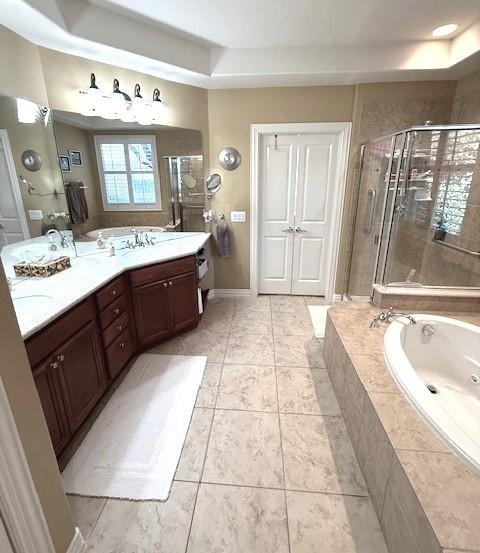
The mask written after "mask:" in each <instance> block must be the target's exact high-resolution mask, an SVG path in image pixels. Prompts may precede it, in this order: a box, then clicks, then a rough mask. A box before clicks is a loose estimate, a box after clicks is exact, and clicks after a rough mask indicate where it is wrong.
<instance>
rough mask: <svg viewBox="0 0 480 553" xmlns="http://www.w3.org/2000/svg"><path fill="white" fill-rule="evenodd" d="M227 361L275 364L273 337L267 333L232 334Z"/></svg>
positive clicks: (242, 363)
mask: <svg viewBox="0 0 480 553" xmlns="http://www.w3.org/2000/svg"><path fill="white" fill-rule="evenodd" d="M225 363H229V364H238V365H273V364H274V357H273V338H272V336H270V335H267V334H230V336H229V339H228V345H227V352H226V354H225Z"/></svg>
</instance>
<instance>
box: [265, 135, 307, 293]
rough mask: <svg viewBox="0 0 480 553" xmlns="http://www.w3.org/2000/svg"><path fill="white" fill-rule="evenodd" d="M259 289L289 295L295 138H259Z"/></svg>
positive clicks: (295, 176) (271, 136) (295, 169)
mask: <svg viewBox="0 0 480 553" xmlns="http://www.w3.org/2000/svg"><path fill="white" fill-rule="evenodd" d="M260 150H261V152H260V168H259V170H260V195H259V199H260V229H259V232H260V243H259V259H258V261H259V291H260V293H264V294H289V293H290V291H291V280H292V261H291V260H292V255H293V224H294V208H295V185H296V179H297V168H298V140H297V137H296V136H294V135H283V136H278V138H277V140H275V137H274V136H273V135H265V136H263V137H262V139H261V140H260Z"/></svg>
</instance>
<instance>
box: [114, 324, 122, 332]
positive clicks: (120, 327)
mask: <svg viewBox="0 0 480 553" xmlns="http://www.w3.org/2000/svg"><path fill="white" fill-rule="evenodd" d="M115 330H117V331H118V332H122V330H123V326H122V325H118V326H116V327H115Z"/></svg>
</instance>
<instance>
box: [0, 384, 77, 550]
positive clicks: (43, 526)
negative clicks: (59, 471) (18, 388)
mask: <svg viewBox="0 0 480 553" xmlns="http://www.w3.org/2000/svg"><path fill="white" fill-rule="evenodd" d="M0 443H1V444H2V447H1V448H0V505H1V507H2V516H3V519H4V524H5V526H6V529H7V532H8V534H9V536H10V539H11V541H12V545H13V547H14V549H15V551H16V552H17V553H32V551H41V552H42V553H55V548H54V546H53V542H52V538H51V536H50V531H49V528H48V525H47V521H46V519H45V515H44V513H43V509H42V506H41V504H40V499H39V497H38V494H37V490H36V488H35V484H34V482H33V478H32V475H31V473H30V467H29V466H28V462H27V458H26V456H25V452H24V450H23V445H22V442H21V440H20V436H19V434H18V430H17V425H16V423H15V419H14V417H13V413H12V410H11V407H10V402H9V401H8V396H7V392H6V390H5V387H4V385H3V380H2V379H1V378H0ZM79 551H80V550H79ZM85 551H86V550H85Z"/></svg>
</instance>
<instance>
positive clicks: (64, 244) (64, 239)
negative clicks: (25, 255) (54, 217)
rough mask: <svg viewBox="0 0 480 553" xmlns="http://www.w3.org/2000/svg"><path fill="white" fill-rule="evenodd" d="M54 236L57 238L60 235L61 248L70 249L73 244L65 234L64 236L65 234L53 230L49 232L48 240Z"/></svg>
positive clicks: (47, 234)
mask: <svg viewBox="0 0 480 553" xmlns="http://www.w3.org/2000/svg"><path fill="white" fill-rule="evenodd" d="M53 235H55V236H57V235H58V236H59V237H60V246H61V247H62V248H69V247H70V246H71V245H72V244H70V241H69V240H68V238H67V237H66V236H65V234H63V232H60V231H59V230H57V229H56V228H52V229H50V230H49V231H47V233H46V235H45V236H47V238H48V237H49V236H53Z"/></svg>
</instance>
